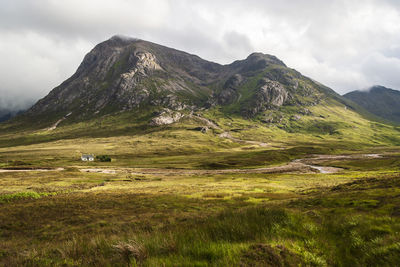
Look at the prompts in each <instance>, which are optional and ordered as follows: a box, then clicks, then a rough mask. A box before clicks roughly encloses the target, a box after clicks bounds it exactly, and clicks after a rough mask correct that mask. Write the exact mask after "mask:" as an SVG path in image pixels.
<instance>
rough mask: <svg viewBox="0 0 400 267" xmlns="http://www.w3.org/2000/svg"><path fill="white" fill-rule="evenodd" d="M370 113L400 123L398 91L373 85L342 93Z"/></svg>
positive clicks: (399, 92)
mask: <svg viewBox="0 0 400 267" xmlns="http://www.w3.org/2000/svg"><path fill="white" fill-rule="evenodd" d="M344 97H345V98H348V99H350V100H352V101H353V102H355V103H357V104H358V105H360V106H361V107H363V108H365V109H366V110H368V111H369V112H371V113H372V114H375V115H377V116H379V117H381V118H384V119H386V120H390V121H394V122H397V123H400V108H399V107H400V91H397V90H393V89H390V88H386V87H384V86H381V85H374V86H372V87H371V88H369V90H366V91H352V92H349V93H347V94H345V95H344Z"/></svg>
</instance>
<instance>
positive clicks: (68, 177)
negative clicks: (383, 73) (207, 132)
mask: <svg viewBox="0 0 400 267" xmlns="http://www.w3.org/2000/svg"><path fill="white" fill-rule="evenodd" d="M382 151H383V150H382V149H381V150H379V154H373V153H370V151H367V153H363V154H361V153H359V154H345V155H338V154H337V155H319V156H318V155H305V156H303V157H301V158H297V159H296V160H290V161H288V162H287V163H282V164H275V165H274V166H266V167H263V168H259V167H258V168H247V169H246V168H232V169H210V168H208V169H193V168H192V169H191V168H178V169H174V168H160V167H157V164H155V165H154V167H152V168H150V167H148V168H143V167H142V168H132V167H127V166H118V165H112V163H108V164H107V163H79V164H71V163H69V164H67V165H63V166H60V164H57V166H49V165H46V168H45V169H43V168H39V167H40V166H39V165H38V164H37V163H35V164H31V165H29V164H27V162H26V161H25V164H22V163H21V162H20V163H19V164H14V165H13V166H11V167H10V165H7V166H6V165H3V170H2V173H1V174H0V175H1V178H0V265H3V266H21V265H25V266H127V265H129V266H299V265H301V266H395V265H398V264H399V263H400V235H399V232H400V172H399V170H400V153H399V152H400V149H398V148H391V149H388V151H387V152H384V153H383V152H382ZM42 153H43V152H42ZM23 154H24V151H23V150H19V152H18V155H23ZM15 155H16V154H15V153H14V152H13V151H12V149H11V151H10V150H7V151H6V150H3V151H2V158H3V161H4V159H5V158H6V157H8V158H12V160H13V162H14V163H15V162H17V160H16V159H15V158H13V157H15ZM41 158H42V159H43V158H45V157H43V155H42V157H41ZM25 160H26V159H25ZM32 161H34V160H32ZM56 168H58V169H56Z"/></svg>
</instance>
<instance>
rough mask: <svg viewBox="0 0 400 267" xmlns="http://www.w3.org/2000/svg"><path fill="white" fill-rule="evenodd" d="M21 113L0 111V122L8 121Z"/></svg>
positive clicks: (17, 111) (19, 111) (20, 111)
mask: <svg viewBox="0 0 400 267" xmlns="http://www.w3.org/2000/svg"><path fill="white" fill-rule="evenodd" d="M22 112H24V110H8V109H0V122H5V121H8V120H10V119H11V118H14V117H15V116H16V115H18V114H20V113H22Z"/></svg>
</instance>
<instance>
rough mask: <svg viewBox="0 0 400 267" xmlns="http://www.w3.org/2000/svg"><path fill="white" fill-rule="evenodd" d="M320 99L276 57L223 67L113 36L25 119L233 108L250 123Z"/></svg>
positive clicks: (253, 56)
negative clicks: (266, 114) (285, 107)
mask: <svg viewBox="0 0 400 267" xmlns="http://www.w3.org/2000/svg"><path fill="white" fill-rule="evenodd" d="M323 95H324V93H323V92H322V91H321V90H320V86H319V85H318V84H316V83H314V82H312V81H311V80H310V79H308V78H306V77H304V76H302V75H301V74H300V73H298V72H296V71H294V70H292V69H289V68H287V67H286V65H285V64H284V63H283V62H282V61H280V60H279V59H277V58H276V57H274V56H270V55H265V54H261V53H253V54H251V55H250V56H249V57H247V58H246V59H244V60H238V61H235V62H233V63H232V64H229V65H220V64H217V63H213V62H209V61H206V60H203V59H201V58H199V57H198V56H195V55H191V54H188V53H185V52H182V51H178V50H175V49H171V48H167V47H164V46H161V45H157V44H154V43H150V42H146V41H143V40H138V39H132V38H121V37H118V36H115V37H112V38H111V39H109V40H107V41H105V42H103V43H100V44H99V45H97V46H96V47H95V48H94V49H93V50H92V51H90V52H89V53H88V54H87V55H86V56H85V58H84V60H83V62H82V63H81V65H80V66H79V68H78V69H77V71H76V73H75V74H74V75H72V77H71V78H69V79H68V80H66V81H65V82H63V83H62V84H61V85H60V86H58V87H56V88H55V89H53V90H52V91H51V92H50V93H49V95H48V96H46V97H45V98H43V99H41V100H40V101H38V102H37V103H36V104H35V105H34V106H33V107H32V108H31V109H30V110H29V111H28V112H27V113H26V116H28V117H35V118H37V119H38V120H39V121H40V120H42V121H48V122H49V124H51V123H52V122H54V121H57V120H58V119H59V118H60V117H63V116H65V115H66V114H69V113H71V115H70V116H69V117H68V118H69V119H70V118H71V119H75V120H82V119H86V118H91V117H93V116H101V115H105V114H108V113H112V112H120V111H126V110H134V109H146V108H149V107H153V108H156V109H159V110H160V111H162V110H164V111H165V110H170V111H171V112H172V111H173V112H175V111H184V110H187V111H188V112H192V111H194V110H197V109H204V108H212V107H216V106H231V107H232V108H230V110H231V112H236V113H240V114H242V115H243V116H246V117H251V116H255V115H257V114H258V113H260V112H263V111H265V110H267V109H274V108H278V107H279V106H282V105H297V104H299V105H305V106H306V105H310V104H312V103H315V102H316V101H318V99H320V98H321V97H323ZM169 113H170V112H169ZM174 114H175V113H174ZM161 117H162V116H161ZM173 117H174V119H172V120H171V121H176V120H175V119H176V118H177V116H175V115H174V116H173ZM178 117H179V116H178ZM155 121H157V120H155ZM160 121H169V120H165V119H161V120H159V122H160Z"/></svg>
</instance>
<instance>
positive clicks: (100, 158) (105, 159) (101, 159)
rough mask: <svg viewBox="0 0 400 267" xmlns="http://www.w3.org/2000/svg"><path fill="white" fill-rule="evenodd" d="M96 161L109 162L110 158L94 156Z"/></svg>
mask: <svg viewBox="0 0 400 267" xmlns="http://www.w3.org/2000/svg"><path fill="white" fill-rule="evenodd" d="M96 159H97V160H99V161H101V162H111V158H110V156H107V155H101V156H96Z"/></svg>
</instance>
